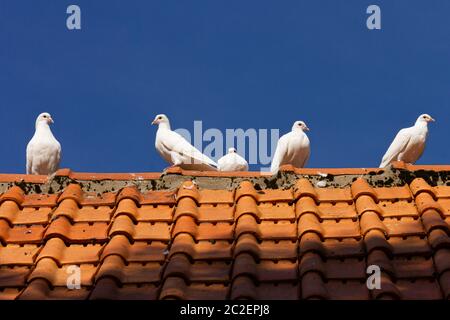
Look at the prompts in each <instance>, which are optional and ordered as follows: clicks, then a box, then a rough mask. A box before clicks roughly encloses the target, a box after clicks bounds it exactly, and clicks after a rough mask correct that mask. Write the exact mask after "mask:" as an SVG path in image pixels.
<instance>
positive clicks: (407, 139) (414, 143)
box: [380, 114, 434, 168]
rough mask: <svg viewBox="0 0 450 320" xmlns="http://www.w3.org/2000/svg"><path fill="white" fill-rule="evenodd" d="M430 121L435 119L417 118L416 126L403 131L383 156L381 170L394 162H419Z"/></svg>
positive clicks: (429, 117) (423, 116) (424, 116)
mask: <svg viewBox="0 0 450 320" xmlns="http://www.w3.org/2000/svg"><path fill="white" fill-rule="evenodd" d="M430 121H434V119H433V118H432V117H431V116H429V115H427V114H422V115H420V116H419V117H418V118H417V121H416V123H415V124H414V126H412V127H409V128H404V129H401V130H400V131H399V132H398V133H397V135H396V136H395V138H394V141H392V143H391V145H390V146H389V148H388V150H387V151H386V153H385V155H384V156H383V159H382V160H381V164H380V168H384V167H386V166H388V165H389V164H390V163H391V162H393V161H404V162H406V163H415V162H416V161H417V160H419V158H420V157H421V155H422V153H423V151H424V149H425V143H426V140H427V137H428V122H430Z"/></svg>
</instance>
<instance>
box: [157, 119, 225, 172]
mask: <svg viewBox="0 0 450 320" xmlns="http://www.w3.org/2000/svg"><path fill="white" fill-rule="evenodd" d="M152 124H155V125H156V124H157V125H158V131H157V132H156V139H155V147H156V150H157V151H158V153H159V154H160V155H161V157H163V158H164V160H166V161H167V162H169V163H170V164H171V165H172V166H180V167H181V168H182V169H187V170H199V171H208V170H211V171H217V163H215V162H214V161H213V160H211V159H210V158H208V157H207V156H205V155H204V154H203V153H201V152H200V151H199V150H197V149H196V148H195V147H194V146H193V145H191V144H190V143H189V142H187V141H186V140H185V139H184V138H183V137H182V136H181V135H179V134H178V133H177V132H175V131H172V129H171V128H170V122H169V118H167V116H166V115H164V114H158V115H157V116H156V117H155V120H153V122H152Z"/></svg>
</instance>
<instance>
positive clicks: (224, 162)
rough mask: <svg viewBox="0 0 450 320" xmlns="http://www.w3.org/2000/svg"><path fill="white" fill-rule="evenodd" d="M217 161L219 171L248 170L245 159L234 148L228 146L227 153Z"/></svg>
mask: <svg viewBox="0 0 450 320" xmlns="http://www.w3.org/2000/svg"><path fill="white" fill-rule="evenodd" d="M217 163H218V164H219V171H248V163H247V161H246V160H245V159H244V158H243V157H241V156H240V155H239V154H238V153H237V151H236V149H235V148H229V149H228V153H227V154H226V155H224V156H223V157H222V158H220V159H219V160H218V161H217Z"/></svg>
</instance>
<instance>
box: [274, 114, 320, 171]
mask: <svg viewBox="0 0 450 320" xmlns="http://www.w3.org/2000/svg"><path fill="white" fill-rule="evenodd" d="M305 131H309V128H308V126H307V125H306V123H305V122H303V121H295V122H294V124H293V126H292V130H291V132H288V133H286V134H285V135H283V136H282V137H281V138H280V139H279V140H278V144H277V147H276V149H275V153H274V155H273V159H272V164H271V166H270V171H271V172H272V174H276V173H277V172H278V170H279V169H280V166H282V165H285V164H290V165H293V166H294V167H297V168H303V167H304V166H305V165H306V163H307V162H308V159H309V156H310V152H311V151H310V142H309V138H308V136H307V135H306V133H305Z"/></svg>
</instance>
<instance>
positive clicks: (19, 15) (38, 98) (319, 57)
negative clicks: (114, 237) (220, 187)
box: [0, 0, 450, 173]
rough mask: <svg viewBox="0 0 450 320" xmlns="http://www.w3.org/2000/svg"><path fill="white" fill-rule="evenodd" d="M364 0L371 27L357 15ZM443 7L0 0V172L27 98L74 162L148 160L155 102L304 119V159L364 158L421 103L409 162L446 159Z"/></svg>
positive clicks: (111, 168) (168, 107)
mask: <svg viewBox="0 0 450 320" xmlns="http://www.w3.org/2000/svg"><path fill="white" fill-rule="evenodd" d="M69 4H78V5H79V6H80V7H81V10H82V30H80V31H69V30H67V28H66V17H67V14H66V8H67V6H68V5H69ZM370 4H378V5H379V6H380V7H381V10H382V30H375V31H369V30H368V29H367V28H366V18H367V16H368V15H367V14H366V8H367V6H368V5H370ZM449 15H450V1H448V0H433V1H425V0H421V1H412V0H396V1H392V0H389V1H380V0H378V1H365V0H345V1H336V0H328V1H325V0H319V1H318V0H304V1H303V0H293V1H288V0H285V1H273V0H246V1H237V0H227V1H222V0H217V1H210V0H198V1H168V0H160V1H159V0H158V1H157V0H152V1H144V0H142V1H113V0H108V1H100V0H95V1H92V0H72V1H48V0H47V1H44V0H42V1H34V0H33V1H32V0H30V1H22V0H15V1H6V0H1V2H0V41H1V42H0V125H1V128H2V139H1V144H0V148H1V151H0V154H1V157H0V172H3V173H6V172H7V173H9V172H11V173H23V172H24V170H25V147H26V144H27V142H28V141H29V139H30V138H31V136H32V135H33V132H34V121H35V118H36V116H37V114H39V113H40V112H42V111H48V112H50V113H51V114H52V115H53V117H54V119H55V124H54V126H53V127H52V129H53V132H54V134H55V136H56V137H57V138H58V140H59V141H60V142H61V144H62V147H63V160H62V163H61V166H62V167H70V168H72V170H75V171H88V172H142V171H161V170H162V169H163V168H164V167H166V166H167V165H166V163H164V162H163V161H162V160H161V159H160V158H159V156H158V155H157V153H156V151H155V149H154V136H155V132H156V128H155V127H152V126H150V121H151V120H152V119H153V117H154V116H155V114H157V113H166V114H167V115H168V116H169V117H170V118H171V122H172V127H174V128H178V127H183V128H188V129H192V127H193V121H194V120H200V119H201V120H203V127H205V128H219V129H221V130H224V129H225V128H244V129H246V128H279V129H280V130H281V132H282V133H285V132H287V131H289V130H290V128H291V126H292V123H293V121H294V120H304V121H306V122H307V124H308V125H309V127H310V128H311V131H310V133H309V137H310V139H311V144H312V156H311V159H310V162H309V164H308V167H372V166H377V165H378V164H379V161H380V159H381V157H382V155H383V154H384V152H385V150H386V149H387V147H388V145H389V143H390V142H391V140H392V139H393V137H394V136H395V134H396V133H397V131H398V129H400V128H402V127H406V126H410V125H412V124H413V122H414V121H415V119H416V117H417V116H418V115H419V114H420V113H423V112H426V113H430V114H431V115H432V116H433V117H435V118H436V119H437V122H436V123H435V124H433V125H432V126H431V128H430V136H429V143H428V145H427V149H426V151H425V154H424V155H423V157H422V159H421V160H420V161H419V163H423V164H448V163H450V148H449V147H450V145H449V136H450V22H449V21H450V20H449ZM252 169H253V170H256V169H258V166H252Z"/></svg>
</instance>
